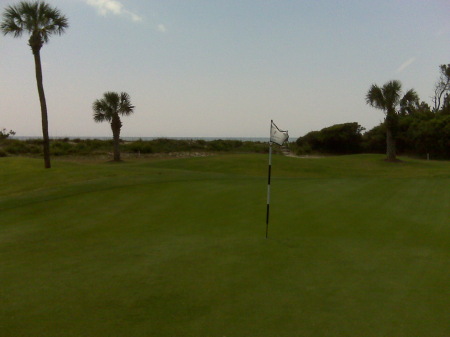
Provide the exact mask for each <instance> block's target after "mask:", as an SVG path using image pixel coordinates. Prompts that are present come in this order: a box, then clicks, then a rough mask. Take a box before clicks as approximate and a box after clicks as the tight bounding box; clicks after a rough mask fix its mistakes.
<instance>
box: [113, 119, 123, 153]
mask: <svg viewBox="0 0 450 337" xmlns="http://www.w3.org/2000/svg"><path fill="white" fill-rule="evenodd" d="M121 127H122V123H121V121H120V118H119V117H117V118H115V117H113V119H112V121H111V130H112V133H113V142H114V161H120V160H121V159H120V148H119V144H120V128H121Z"/></svg>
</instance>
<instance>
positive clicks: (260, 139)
mask: <svg viewBox="0 0 450 337" xmlns="http://www.w3.org/2000/svg"><path fill="white" fill-rule="evenodd" d="M9 138H10V139H19V140H28V139H42V137H28V136H11V137H9ZM67 138H68V139H99V140H110V139H112V137H95V136H93V137H50V139H55V140H58V139H67ZM161 138H163V139H175V140H205V141H212V140H219V139H222V140H240V141H243V142H263V143H265V142H269V137H120V139H122V140H124V141H129V142H132V141H136V140H144V141H145V140H154V139H161Z"/></svg>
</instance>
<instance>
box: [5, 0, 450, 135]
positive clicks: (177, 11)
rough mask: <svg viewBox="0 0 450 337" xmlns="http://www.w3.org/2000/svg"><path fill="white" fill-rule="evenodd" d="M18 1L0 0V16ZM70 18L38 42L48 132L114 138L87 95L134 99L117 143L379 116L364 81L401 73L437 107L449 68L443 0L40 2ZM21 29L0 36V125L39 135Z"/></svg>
mask: <svg viewBox="0 0 450 337" xmlns="http://www.w3.org/2000/svg"><path fill="white" fill-rule="evenodd" d="M18 2H19V1H16V0H0V13H3V11H4V9H5V7H6V6H8V5H11V4H16V3H18ZM46 2H47V3H49V4H50V5H52V6H54V7H57V8H58V9H59V10H60V11H61V12H62V13H63V14H64V15H66V17H67V18H68V20H69V28H68V29H67V30H66V32H65V34H63V35H61V36H53V37H51V39H50V41H49V43H48V44H46V45H44V47H43V48H42V50H41V58H42V64H43V75H44V88H45V93H46V98H47V106H48V117H49V133H50V137H109V136H111V129H110V126H109V124H108V123H95V122H94V120H93V117H92V115H93V112H92V103H93V102H94V101H95V100H96V99H99V98H101V97H102V96H103V93H105V92H107V91H116V92H127V93H128V94H129V95H130V97H131V101H132V103H133V104H134V105H135V112H134V114H133V115H130V116H127V117H124V118H122V122H123V127H122V133H121V136H122V137H218V138H220V137H238V138H240V137H268V136H269V127H270V120H274V122H275V123H276V124H277V125H278V127H279V128H281V129H285V130H286V129H287V130H289V134H290V136H291V140H295V139H296V137H299V136H303V135H305V134H306V133H307V132H309V131H313V130H320V129H322V128H324V127H328V126H331V125H334V124H340V123H347V122H358V123H359V124H360V125H362V126H363V127H364V128H366V129H367V130H369V129H371V128H373V127H374V126H376V125H378V124H379V123H381V122H382V121H383V119H384V114H383V112H382V111H381V110H376V109H374V108H372V107H370V106H368V105H367V104H366V102H365V95H366V93H367V91H368V90H369V88H370V86H371V85H372V84H378V85H383V84H384V83H386V82H388V81H390V80H394V79H395V80H400V81H401V82H402V84H403V88H404V90H405V91H406V90H408V89H411V88H413V89H415V90H416V91H417V93H418V94H419V96H420V99H421V100H423V101H425V102H427V103H428V104H429V105H430V106H431V105H432V101H431V97H432V96H433V89H434V84H435V83H436V81H437V80H438V78H439V65H441V64H448V63H450V20H448V17H449V15H450V1H448V0H427V1H425V0H333V1H331V0H317V1H312V0H311V1H309V0H308V1H306V0H47V1H46ZM27 42H28V36H26V35H24V36H22V37H21V38H13V37H12V36H9V35H7V36H3V35H1V36H0V129H2V128H6V129H8V130H9V129H12V130H14V131H15V132H16V136H22V137H27V136H30V137H35V136H41V135H42V129H41V117H40V107H39V99H38V94H37V88H36V79H35V73H34V60H33V55H32V53H31V50H30V48H29V46H28V45H27Z"/></svg>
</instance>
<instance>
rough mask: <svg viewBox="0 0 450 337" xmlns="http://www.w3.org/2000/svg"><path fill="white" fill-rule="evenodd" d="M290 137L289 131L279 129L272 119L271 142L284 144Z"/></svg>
mask: <svg viewBox="0 0 450 337" xmlns="http://www.w3.org/2000/svg"><path fill="white" fill-rule="evenodd" d="M288 139H289V135H288V132H287V131H282V130H280V129H278V127H277V126H276V125H275V123H274V122H273V121H272V124H271V125H270V142H271V143H275V144H278V145H283V144H284V142H286V141H287V140H288Z"/></svg>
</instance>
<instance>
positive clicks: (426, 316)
mask: <svg viewBox="0 0 450 337" xmlns="http://www.w3.org/2000/svg"><path fill="white" fill-rule="evenodd" d="M382 158H383V156H377V155H357V156H343V157H329V158H319V159H298V158H288V157H282V156H274V158H273V168H272V174H273V176H272V202H271V219H270V228H269V239H268V240H266V239H265V208H266V205H265V203H266V188H267V186H266V184H267V177H266V175H267V159H268V158H267V155H251V154H249V155H224V156H211V157H203V158H184V159H170V160H161V159H159V160H140V161H139V160H136V161H129V162H126V163H121V164H113V163H102V162H87V161H86V162H69V161H63V160H55V161H54V162H53V164H54V167H53V168H52V169H51V170H45V169H43V168H41V166H42V163H41V160H38V159H30V158H13V157H7V158H0V217H1V224H0V336H196V337H197V336H426V337H429V336H442V337H444V336H450V325H449V324H448V318H449V317H450V290H449V289H450V287H449V284H450V245H449V242H450V192H449V191H450V163H449V162H435V161H417V160H410V159H404V161H403V162H402V163H396V164H392V163H386V162H384V161H383V160H382Z"/></svg>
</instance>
